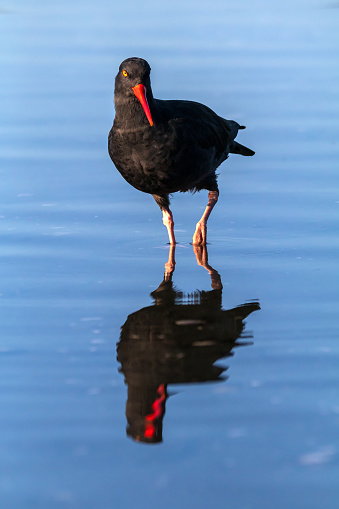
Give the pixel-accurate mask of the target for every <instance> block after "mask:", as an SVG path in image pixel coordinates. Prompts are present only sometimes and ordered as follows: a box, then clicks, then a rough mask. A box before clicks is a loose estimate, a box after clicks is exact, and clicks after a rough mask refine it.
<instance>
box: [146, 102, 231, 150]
mask: <svg viewBox="0 0 339 509" xmlns="http://www.w3.org/2000/svg"><path fill="white" fill-rule="evenodd" d="M156 104H157V107H158V108H159V111H160V112H161V117H162V119H163V120H164V121H176V122H178V123H184V124H186V125H189V126H190V128H191V130H192V131H194V136H195V138H196V140H197V142H198V143H199V145H200V146H201V147H202V148H209V147H215V148H217V150H219V151H220V152H224V151H225V150H227V151H228V150H229V145H230V143H231V142H232V141H233V140H234V138H235V136H236V134H237V132H238V129H239V124H238V123H237V122H234V121H229V120H225V119H224V118H222V117H219V116H218V115H217V114H216V113H215V112H214V111H213V110H211V109H210V108H209V107H208V106H205V105H204V104H200V103H197V102H194V101H177V100H171V101H163V100H160V99H157V100H156Z"/></svg>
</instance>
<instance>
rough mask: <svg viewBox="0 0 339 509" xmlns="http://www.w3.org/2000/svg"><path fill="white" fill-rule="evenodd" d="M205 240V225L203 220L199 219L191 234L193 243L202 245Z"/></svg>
mask: <svg viewBox="0 0 339 509" xmlns="http://www.w3.org/2000/svg"><path fill="white" fill-rule="evenodd" d="M206 240H207V226H206V223H205V222H204V221H199V222H198V223H197V226H196V229H195V232H194V235H193V245H198V246H201V245H204V244H206Z"/></svg>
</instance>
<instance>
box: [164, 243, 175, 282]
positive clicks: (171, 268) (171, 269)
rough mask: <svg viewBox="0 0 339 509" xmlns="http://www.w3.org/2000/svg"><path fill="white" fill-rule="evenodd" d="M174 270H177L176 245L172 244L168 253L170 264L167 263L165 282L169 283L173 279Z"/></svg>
mask: <svg viewBox="0 0 339 509" xmlns="http://www.w3.org/2000/svg"><path fill="white" fill-rule="evenodd" d="M174 269H175V244H171V245H170V249H169V253H168V262H167V263H165V276H164V280H165V281H168V280H169V279H170V278H171V277H172V274H173V272H174Z"/></svg>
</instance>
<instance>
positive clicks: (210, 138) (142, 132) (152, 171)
mask: <svg viewBox="0 0 339 509" xmlns="http://www.w3.org/2000/svg"><path fill="white" fill-rule="evenodd" d="M150 71H151V68H150V66H149V64H148V62H146V60H143V59H142V58H137V57H133V58H128V59H126V60H124V61H123V62H122V63H121V65H120V67H119V72H118V74H117V76H116V78H115V90H114V102H115V119H114V123H113V127H112V129H111V131H110V133H109V137H108V151H109V154H110V157H111V159H112V161H113V163H114V164H115V166H116V168H117V169H118V171H119V172H120V173H121V175H122V176H123V177H124V179H125V180H126V181H127V182H128V183H129V184H131V185H132V186H133V187H135V188H136V189H139V190H140V191H143V192H144V193H149V194H151V195H152V196H153V198H154V199H155V201H156V203H157V204H158V205H159V207H160V209H161V210H162V213H163V223H164V225H165V226H166V227H167V231H168V236H169V241H170V244H175V236H174V222H173V215H172V212H171V210H170V208H169V205H170V200H169V195H170V194H172V193H175V192H177V191H181V192H186V191H193V192H194V191H200V190H201V189H207V190H208V191H209V193H208V204H207V207H206V209H205V211H204V213H203V215H202V217H201V219H200V221H199V222H198V223H197V225H196V230H195V233H194V236H193V244H198V245H199V244H200V245H201V244H205V243H206V234H207V220H208V218H209V216H210V214H211V212H212V209H213V207H214V205H215V204H216V203H217V201H218V197H219V189H218V184H217V175H216V173H215V172H216V169H217V168H218V166H219V165H220V164H221V163H222V162H223V161H225V159H227V157H228V154H229V153H231V154H241V155H243V156H252V155H254V152H253V150H251V149H249V148H247V147H244V146H243V145H240V143H237V142H236V141H235V138H236V136H237V134H238V130H239V129H244V128H245V127H244V126H240V125H239V124H238V123H237V122H235V121H234V120H225V119H224V118H222V117H219V116H218V115H217V114H216V113H214V111H212V110H211V109H210V108H208V107H207V106H204V105H203V104H200V103H197V102H193V101H179V100H161V99H155V98H154V97H153V93H152V89H151V81H150Z"/></svg>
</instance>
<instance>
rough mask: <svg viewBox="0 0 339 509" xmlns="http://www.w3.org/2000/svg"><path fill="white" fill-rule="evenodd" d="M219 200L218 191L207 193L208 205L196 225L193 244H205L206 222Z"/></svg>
mask: <svg viewBox="0 0 339 509" xmlns="http://www.w3.org/2000/svg"><path fill="white" fill-rule="evenodd" d="M218 198H219V191H210V192H209V193H208V203H207V207H206V208H205V212H204V213H203V215H202V217H201V219H200V221H199V222H198V223H197V226H196V229H195V232H194V235H193V244H198V245H201V244H206V238H207V220H208V218H209V217H210V214H211V212H212V210H213V207H214V205H215V204H216V203H217V201H218Z"/></svg>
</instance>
